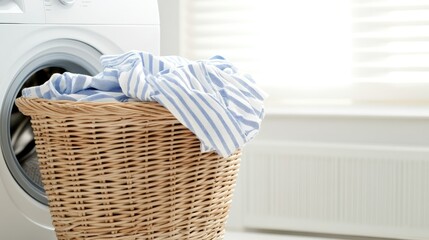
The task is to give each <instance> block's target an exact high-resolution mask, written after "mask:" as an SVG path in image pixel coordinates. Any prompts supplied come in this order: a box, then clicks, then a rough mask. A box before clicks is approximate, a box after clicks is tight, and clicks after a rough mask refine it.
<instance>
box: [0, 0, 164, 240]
mask: <svg viewBox="0 0 429 240" xmlns="http://www.w3.org/2000/svg"><path fill="white" fill-rule="evenodd" d="M159 38H160V30H159V15H158V4H157V1H156V0H0V109H1V117H0V151H1V152H0V239H2V240H21V239H22V240H29V239H31V240H49V239H55V238H56V237H55V232H54V229H53V227H52V223H51V219H50V215H49V209H48V206H47V198H46V195H45V193H44V190H43V185H42V183H41V180H40V172H39V169H38V164H37V155H36V152H35V144H34V139H33V135H32V130H31V125H30V122H29V119H28V118H27V117H25V116H23V115H22V114H20V113H19V111H18V110H17V108H16V106H15V105H14V101H15V99H16V98H17V97H19V96H20V94H21V90H22V88H24V87H28V86H32V85H39V84H42V83H43V82H45V81H46V80H47V79H49V77H50V75H52V74H53V73H62V72H65V71H68V72H75V73H83V74H89V75H95V74H96V73H98V72H100V71H101V70H102V69H101V65H100V61H99V57H100V56H101V55H102V54H119V53H123V52H125V51H129V50H144V51H148V52H152V53H155V54H159V44H160V39H159Z"/></svg>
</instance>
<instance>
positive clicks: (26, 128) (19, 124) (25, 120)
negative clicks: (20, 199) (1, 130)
mask: <svg viewBox="0 0 429 240" xmlns="http://www.w3.org/2000/svg"><path fill="white" fill-rule="evenodd" d="M65 71H66V70H65V69H63V68H59V67H47V68H44V69H41V70H39V71H37V72H35V73H34V74H32V75H31V76H30V77H29V78H28V79H25V82H24V84H23V86H22V87H21V88H20V91H19V93H18V95H17V97H19V96H20V92H21V90H22V89H23V88H26V87H30V86H38V85H41V84H43V83H44V82H45V81H46V80H47V79H49V78H50V76H51V75H52V74H54V73H63V72H65ZM10 145H11V147H12V150H13V153H14V155H15V157H14V158H13V159H11V160H9V161H8V162H9V163H10V162H11V161H14V162H15V164H18V165H19V166H20V167H21V169H22V171H23V173H24V174H25V176H26V177H27V179H28V180H29V181H31V183H32V184H33V185H34V186H35V187H37V188H38V189H39V190H40V191H43V185H42V179H41V176H40V171H39V164H38V159H37V153H36V144H35V142H34V136H33V130H32V128H31V124H30V118H29V117H27V116H24V115H23V114H22V113H21V112H19V111H18V109H17V107H16V106H15V105H14V106H13V108H12V112H11V114H10Z"/></svg>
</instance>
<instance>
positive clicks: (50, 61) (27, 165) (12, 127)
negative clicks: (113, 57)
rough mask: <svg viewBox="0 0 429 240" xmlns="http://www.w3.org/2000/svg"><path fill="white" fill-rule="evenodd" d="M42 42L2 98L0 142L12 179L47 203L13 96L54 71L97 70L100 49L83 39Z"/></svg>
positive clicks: (30, 134)
mask: <svg viewBox="0 0 429 240" xmlns="http://www.w3.org/2000/svg"><path fill="white" fill-rule="evenodd" d="M45 45H46V47H43V46H42V47H40V48H41V49H40V51H39V52H38V53H37V54H36V55H35V56H32V57H30V58H28V59H26V61H25V60H23V64H22V67H21V68H20V69H19V70H18V71H17V73H16V74H15V77H14V79H13V81H11V84H10V85H9V88H8V90H7V92H6V93H5V95H4V99H2V101H3V104H2V109H1V118H0V129H1V133H2V134H1V135H0V144H1V148H2V152H3V157H4V159H5V161H6V164H7V167H8V168H9V171H10V173H11V174H12V176H13V178H14V179H15V181H16V182H17V183H18V184H19V186H21V188H22V189H24V191H25V192H26V193H27V194H28V195H30V196H31V197H32V198H34V199H36V200H37V201H39V202H40V203H43V204H45V205H47V204H48V201H47V197H46V195H45V192H44V190H43V184H42V181H41V176H40V172H39V165H38V160H37V153H36V149H35V143H34V138H33V132H32V128H31V124H30V119H29V117H27V116H24V115H23V114H21V113H20V112H19V110H18V108H17V107H16V106H15V103H14V102H15V99H16V98H18V97H20V96H21V90H22V89H23V88H26V87H30V86H36V85H41V84H43V83H44V82H46V81H47V80H48V79H49V78H50V76H51V75H52V74H54V73H63V72H66V71H68V72H73V73H82V74H88V75H95V74H97V73H98V72H100V70H101V66H100V63H99V60H98V59H99V57H100V56H101V53H100V52H99V51H97V50H96V49H95V48H93V47H91V46H89V45H87V44H85V43H83V42H80V41H74V40H68V39H58V40H55V41H52V42H49V43H46V44H45Z"/></svg>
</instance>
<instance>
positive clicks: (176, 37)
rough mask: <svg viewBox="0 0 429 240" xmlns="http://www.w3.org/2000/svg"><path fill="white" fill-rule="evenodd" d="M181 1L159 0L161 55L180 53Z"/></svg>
mask: <svg viewBox="0 0 429 240" xmlns="http://www.w3.org/2000/svg"><path fill="white" fill-rule="evenodd" d="M180 2H181V0H158V6H159V14H160V22H161V55H180V27H179V26H180Z"/></svg>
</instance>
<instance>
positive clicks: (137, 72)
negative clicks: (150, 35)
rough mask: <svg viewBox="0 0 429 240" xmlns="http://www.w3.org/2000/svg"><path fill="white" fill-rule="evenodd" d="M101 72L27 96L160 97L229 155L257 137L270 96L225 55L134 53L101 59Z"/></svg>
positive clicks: (204, 144) (208, 146)
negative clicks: (195, 58)
mask: <svg viewBox="0 0 429 240" xmlns="http://www.w3.org/2000/svg"><path fill="white" fill-rule="evenodd" d="M101 64H102V66H103V67H104V70H103V72H101V73H99V74H97V75H96V76H93V77H92V76H86V75H82V74H73V73H64V74H54V75H53V76H52V77H51V79H50V80H49V81H47V82H46V83H45V84H43V85H41V86H36V87H31V88H26V89H24V90H23V91H22V93H23V96H24V97H29V98H31V97H33V98H34V97H38V98H46V99H54V100H61V99H64V100H73V101H121V102H126V101H157V102H159V103H160V104H162V105H163V106H164V107H166V108H167V109H168V110H169V111H170V112H171V113H172V114H173V115H174V116H175V117H176V118H177V119H178V120H179V121H180V122H181V123H182V124H183V125H185V126H186V127H187V128H189V129H190V130H191V131H192V132H193V133H195V135H196V136H197V137H198V138H199V139H200V141H201V150H202V151H203V152H207V151H212V150H215V151H216V152H217V153H218V154H220V155H222V156H224V157H226V156H229V155H230V154H232V153H233V152H234V151H235V150H237V149H238V148H241V147H242V146H243V145H244V144H245V143H247V142H248V141H249V140H251V139H253V138H254V136H255V135H256V134H257V132H258V131H259V128H260V124H261V121H262V118H263V117H264V106H263V100H264V99H265V97H266V94H265V93H264V92H263V91H262V90H260V89H259V88H258V87H257V86H256V85H255V82H254V81H253V80H252V78H251V77H250V76H248V75H243V74H240V73H239V72H238V71H237V69H236V68H235V67H234V66H233V65H232V64H231V63H230V62H228V61H226V60H225V59H224V58H222V57H220V56H215V57H213V58H211V59H209V60H204V61H189V60H187V59H185V58H181V57H176V56H166V57H158V56H154V55H152V54H149V53H146V52H137V51H133V52H128V53H125V54H121V55H104V56H102V57H101Z"/></svg>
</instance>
